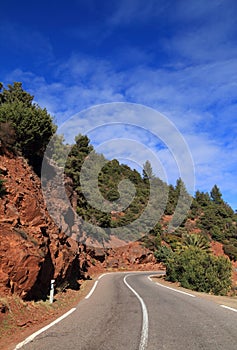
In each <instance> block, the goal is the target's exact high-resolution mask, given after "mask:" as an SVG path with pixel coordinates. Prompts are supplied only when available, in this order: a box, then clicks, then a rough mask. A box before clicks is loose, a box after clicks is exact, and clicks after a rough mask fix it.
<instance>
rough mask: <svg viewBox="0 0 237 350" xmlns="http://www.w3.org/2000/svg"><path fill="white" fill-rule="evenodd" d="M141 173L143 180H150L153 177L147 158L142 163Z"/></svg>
mask: <svg viewBox="0 0 237 350" xmlns="http://www.w3.org/2000/svg"><path fill="white" fill-rule="evenodd" d="M142 175H143V179H144V180H150V179H153V178H154V177H155V175H154V174H153V170H152V166H151V162H149V160H147V161H146V162H145V164H143V171H142Z"/></svg>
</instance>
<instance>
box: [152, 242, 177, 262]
mask: <svg viewBox="0 0 237 350" xmlns="http://www.w3.org/2000/svg"><path fill="white" fill-rule="evenodd" d="M172 255H173V251H172V249H171V248H169V247H167V246H165V245H162V246H160V247H158V249H157V250H156V251H155V252H154V256H155V258H156V260H157V261H158V262H163V263H167V261H168V260H169V259H170V258H171V257H172Z"/></svg>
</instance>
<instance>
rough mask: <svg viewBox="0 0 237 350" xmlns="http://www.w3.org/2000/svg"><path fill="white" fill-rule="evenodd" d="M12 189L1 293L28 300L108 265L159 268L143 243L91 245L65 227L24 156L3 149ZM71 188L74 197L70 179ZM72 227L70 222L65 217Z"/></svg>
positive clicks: (0, 234) (1, 222)
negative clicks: (50, 211)
mask: <svg viewBox="0 0 237 350" xmlns="http://www.w3.org/2000/svg"><path fill="white" fill-rule="evenodd" d="M0 172H1V178H2V179H3V181H4V187H5V189H6V195H4V196H3V197H2V198H0V239H1V243H0V259H1V266H0V293H1V295H9V294H13V293H15V294H17V295H19V296H21V297H22V298H23V299H25V300H31V299H41V298H46V296H47V295H48V294H49V286H50V280H51V279H55V280H56V287H57V289H58V290H60V289H63V288H65V287H71V288H79V280H81V279H84V278H89V274H93V273H94V272H95V271H103V270H104V269H108V268H109V269H121V268H122V269H135V270H137V269H157V268H159V267H160V265H158V264H156V260H155V258H154V256H153V254H152V252H151V251H150V250H149V249H147V248H145V247H143V246H142V245H141V244H140V243H138V242H135V243H130V244H128V245H126V246H124V247H120V248H118V249H106V250H104V249H100V248H92V247H86V246H85V245H82V244H79V243H78V242H76V241H75V240H74V239H72V238H71V237H69V236H68V235H66V234H65V233H64V232H62V231H60V230H59V228H58V227H57V226H56V225H55V223H54V222H53V220H52V219H51V217H50V216H49V214H48V211H47V209H46V206H45V203H44V199H43V196H42V193H41V182H40V179H39V178H38V176H37V175H36V174H35V173H34V171H33V170H32V168H31V167H30V166H29V165H28V163H27V161H26V160H25V159H24V158H23V157H15V156H12V155H9V154H8V155H6V154H5V155H0ZM67 192H68V195H69V197H71V200H72V202H73V195H74V193H73V191H72V189H71V188H70V181H68V182H67ZM63 227H66V223H63Z"/></svg>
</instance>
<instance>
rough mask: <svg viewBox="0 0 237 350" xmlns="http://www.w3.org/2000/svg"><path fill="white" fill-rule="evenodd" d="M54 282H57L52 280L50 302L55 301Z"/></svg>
mask: <svg viewBox="0 0 237 350" xmlns="http://www.w3.org/2000/svg"><path fill="white" fill-rule="evenodd" d="M54 282H55V280H51V287H50V296H49V302H50V304H52V303H53V297H54Z"/></svg>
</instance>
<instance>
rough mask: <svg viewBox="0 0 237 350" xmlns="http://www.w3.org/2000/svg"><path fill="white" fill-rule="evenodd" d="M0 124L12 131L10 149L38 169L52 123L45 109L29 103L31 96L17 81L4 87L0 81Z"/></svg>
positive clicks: (53, 129) (50, 133) (51, 131)
mask: <svg viewBox="0 0 237 350" xmlns="http://www.w3.org/2000/svg"><path fill="white" fill-rule="evenodd" d="M0 123H7V124H8V125H10V126H11V127H12V128H13V129H14V130H15V140H16V142H15V144H14V149H15V150H16V151H18V152H20V153H22V155H23V156H25V157H26V158H27V159H29V161H30V163H31V164H32V165H33V166H35V169H38V170H39V167H40V165H41V160H42V158H43V155H44V151H45V149H46V146H47V144H48V142H49V140H50V138H51V136H52V135H53V134H54V132H55V131H56V126H55V125H54V124H53V121H52V118H51V116H50V115H49V114H48V112H47V110H46V109H42V108H40V107H39V106H38V105H37V104H34V103H33V96H31V95H30V94H29V93H27V92H26V91H24V90H23V88H22V84H21V83H14V84H13V85H8V89H5V88H3V85H2V84H1V92H0ZM8 146H9V145H8Z"/></svg>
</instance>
